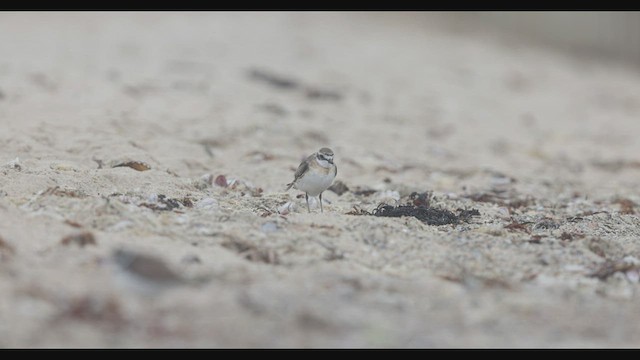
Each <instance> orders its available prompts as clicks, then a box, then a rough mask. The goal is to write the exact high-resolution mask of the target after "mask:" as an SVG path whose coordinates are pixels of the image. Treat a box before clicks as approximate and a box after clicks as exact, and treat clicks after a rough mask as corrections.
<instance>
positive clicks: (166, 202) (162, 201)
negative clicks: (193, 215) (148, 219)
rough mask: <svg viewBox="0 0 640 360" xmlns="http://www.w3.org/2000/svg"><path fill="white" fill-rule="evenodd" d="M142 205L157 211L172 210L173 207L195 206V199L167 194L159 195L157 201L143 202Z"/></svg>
mask: <svg viewBox="0 0 640 360" xmlns="http://www.w3.org/2000/svg"><path fill="white" fill-rule="evenodd" d="M140 206H144V207H146V208H149V209H151V210H155V211H171V210H173V209H177V208H180V207H182V206H184V207H193V201H191V199H190V198H184V199H173V198H167V196H166V195H162V194H161V195H158V201H157V203H151V204H149V203H142V204H140Z"/></svg>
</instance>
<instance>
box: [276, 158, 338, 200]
mask: <svg viewBox="0 0 640 360" xmlns="http://www.w3.org/2000/svg"><path fill="white" fill-rule="evenodd" d="M337 174H338V167H337V166H336V165H335V164H334V163H333V151H332V150H331V149H329V148H326V147H325V148H322V149H320V150H318V152H316V153H313V154H311V155H309V156H308V157H307V158H306V159H305V160H304V161H303V162H302V163H300V166H298V170H296V173H295V175H294V179H293V181H292V182H291V183H289V184H287V190H289V189H291V187H294V188H296V189H298V190H302V191H304V193H305V194H304V197H305V199H306V200H307V210H308V211H309V212H311V208H310V207H309V196H312V197H316V196H318V197H319V199H320V211H321V212H324V210H323V209H322V192H323V191H325V190H327V188H328V187H329V186H331V183H332V182H333V179H335V177H336V175H337Z"/></svg>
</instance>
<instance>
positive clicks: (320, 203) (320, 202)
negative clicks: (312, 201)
mask: <svg viewBox="0 0 640 360" xmlns="http://www.w3.org/2000/svg"><path fill="white" fill-rule="evenodd" d="M320 212H321V213H323V212H324V211H323V210H322V193H320Z"/></svg>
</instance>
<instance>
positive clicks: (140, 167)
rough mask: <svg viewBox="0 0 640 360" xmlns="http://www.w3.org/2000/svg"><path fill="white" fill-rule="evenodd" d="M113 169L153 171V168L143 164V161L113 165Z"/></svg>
mask: <svg viewBox="0 0 640 360" xmlns="http://www.w3.org/2000/svg"><path fill="white" fill-rule="evenodd" d="M112 167H114V168H117V167H130V168H132V169H134V170H137V171H147V170H149V169H151V166H149V165H148V164H146V163H144V162H142V161H127V162H123V163H119V164H116V165H113V166H112Z"/></svg>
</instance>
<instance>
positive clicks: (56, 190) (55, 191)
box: [42, 186, 87, 198]
mask: <svg viewBox="0 0 640 360" xmlns="http://www.w3.org/2000/svg"><path fill="white" fill-rule="evenodd" d="M42 195H43V196H44V195H54V196H60V197H73V198H85V197H87V194H85V193H82V192H80V191H78V190H66V189H61V188H60V187H59V186H54V187H50V188H48V189H47V190H45V191H44V192H42Z"/></svg>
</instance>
